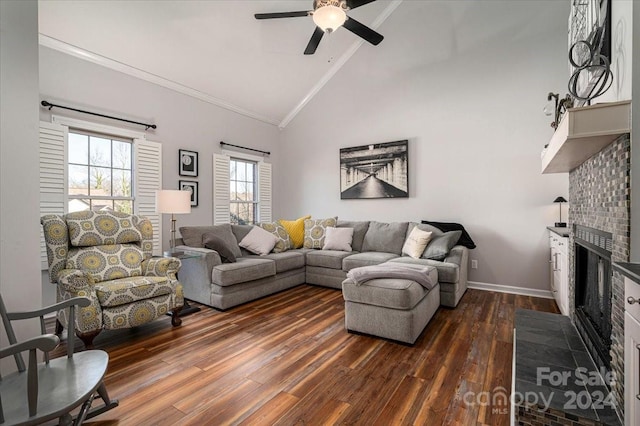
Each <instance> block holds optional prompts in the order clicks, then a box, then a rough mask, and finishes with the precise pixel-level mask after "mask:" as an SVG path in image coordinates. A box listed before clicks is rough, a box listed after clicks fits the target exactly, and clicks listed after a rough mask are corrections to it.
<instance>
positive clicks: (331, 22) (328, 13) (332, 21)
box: [313, 5, 347, 33]
mask: <svg viewBox="0 0 640 426" xmlns="http://www.w3.org/2000/svg"><path fill="white" fill-rule="evenodd" d="M346 20H347V14H346V13H345V12H344V10H343V9H342V8H340V7H338V6H333V5H327V6H323V7H320V8H318V9H316V11H315V12H313V22H314V23H315V24H316V25H317V26H318V27H320V29H322V31H324V32H327V33H330V32H332V31H335V30H336V28H338V27H339V26H340V25H342V24H344V21H346Z"/></svg>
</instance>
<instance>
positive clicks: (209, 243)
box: [202, 233, 236, 263]
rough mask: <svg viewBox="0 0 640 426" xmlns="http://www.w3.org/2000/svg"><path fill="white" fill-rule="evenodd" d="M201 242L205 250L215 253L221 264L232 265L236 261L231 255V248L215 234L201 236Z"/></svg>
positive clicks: (233, 255)
mask: <svg viewBox="0 0 640 426" xmlns="http://www.w3.org/2000/svg"><path fill="white" fill-rule="evenodd" d="M202 242H203V244H204V246H205V247H206V248H208V249H210V250H215V251H217V252H218V255H219V256H220V259H221V260H222V262H224V263H233V262H235V261H236V256H235V254H233V250H231V247H229V245H228V244H227V243H225V242H224V240H223V239H222V238H220V237H218V236H217V235H216V234H212V233H207V234H204V235H203V236H202Z"/></svg>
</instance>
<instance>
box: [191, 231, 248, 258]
mask: <svg viewBox="0 0 640 426" xmlns="http://www.w3.org/2000/svg"><path fill="white" fill-rule="evenodd" d="M204 234H214V235H215V236H216V237H218V238H220V239H221V240H222V241H224V242H225V244H226V245H227V246H229V248H230V249H231V251H232V253H233V255H234V256H235V257H236V258H238V257H242V252H241V251H240V247H238V240H236V237H235V236H234V235H233V232H232V231H231V225H230V224H228V223H225V224H222V225H214V226H181V227H180V235H182V239H183V241H184V244H185V245H187V246H190V247H200V248H202V247H204V243H203V237H204Z"/></svg>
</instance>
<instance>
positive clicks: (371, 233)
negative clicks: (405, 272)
mask: <svg viewBox="0 0 640 426" xmlns="http://www.w3.org/2000/svg"><path fill="white" fill-rule="evenodd" d="M408 225H409V223H408V222H394V223H384V222H375V221H371V222H369V229H367V233H366V234H365V235H364V241H363V242H362V251H363V252H367V251H377V252H382V253H395V254H397V255H398V256H399V255H400V254H401V253H402V245H403V244H404V240H405V239H406V238H405V237H406V234H407V226H408Z"/></svg>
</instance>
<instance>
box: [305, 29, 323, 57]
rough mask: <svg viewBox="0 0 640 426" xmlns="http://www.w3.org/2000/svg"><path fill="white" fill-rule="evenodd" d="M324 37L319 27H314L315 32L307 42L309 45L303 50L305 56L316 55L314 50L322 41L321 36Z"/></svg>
mask: <svg viewBox="0 0 640 426" xmlns="http://www.w3.org/2000/svg"><path fill="white" fill-rule="evenodd" d="M323 35H324V31H322V29H321V28H320V27H316V30H315V31H314V32H313V35H312V36H311V40H309V44H307V48H306V49H304V54H305V55H313V54H314V53H316V49H317V48H318V45H319V44H320V40H322V36H323Z"/></svg>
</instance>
